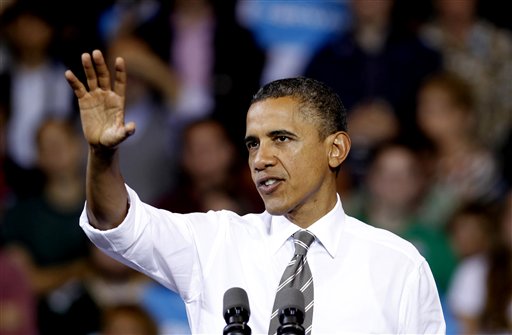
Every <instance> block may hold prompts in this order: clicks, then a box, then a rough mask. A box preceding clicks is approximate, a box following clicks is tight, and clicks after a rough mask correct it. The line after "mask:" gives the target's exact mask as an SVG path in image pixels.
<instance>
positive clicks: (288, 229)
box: [269, 194, 345, 258]
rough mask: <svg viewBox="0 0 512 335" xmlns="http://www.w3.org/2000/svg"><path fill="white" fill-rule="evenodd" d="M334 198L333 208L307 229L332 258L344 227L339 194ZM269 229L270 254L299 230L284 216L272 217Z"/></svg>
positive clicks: (343, 215)
mask: <svg viewBox="0 0 512 335" xmlns="http://www.w3.org/2000/svg"><path fill="white" fill-rule="evenodd" d="M336 198H337V200H336V205H334V208H333V209H331V211H329V212H328V213H327V214H325V215H324V216H323V217H321V218H320V219H319V220H318V221H316V222H315V223H313V224H312V225H311V226H310V227H309V228H308V230H309V231H311V232H312V233H313V234H314V235H315V236H316V242H318V243H319V244H320V245H321V246H323V247H324V248H325V250H326V251H327V252H328V253H329V255H330V256H331V257H332V258H334V257H335V256H336V252H337V250H338V246H339V243H340V240H341V238H340V237H341V234H342V232H343V229H344V226H345V225H344V222H345V212H344V210H343V206H342V204H341V199H340V196H339V194H336ZM270 229H271V234H270V244H269V246H270V248H271V250H272V252H273V253H276V252H277V251H278V250H279V249H280V248H281V247H282V246H283V245H284V244H285V242H286V241H287V240H288V238H290V237H291V235H292V234H293V233H295V232H296V231H297V230H299V229H300V228H299V227H298V226H297V225H295V224H294V223H292V222H291V221H289V220H288V219H287V218H286V217H285V216H284V215H279V216H272V224H271V227H270Z"/></svg>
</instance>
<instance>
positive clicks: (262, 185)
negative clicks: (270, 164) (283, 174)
mask: <svg viewBox="0 0 512 335" xmlns="http://www.w3.org/2000/svg"><path fill="white" fill-rule="evenodd" d="M281 183H282V180H281V179H277V178H263V179H261V180H260V181H258V190H259V191H260V192H261V193H262V194H271V193H272V192H274V191H275V190H276V189H277V188H278V187H279V185H280V184H281Z"/></svg>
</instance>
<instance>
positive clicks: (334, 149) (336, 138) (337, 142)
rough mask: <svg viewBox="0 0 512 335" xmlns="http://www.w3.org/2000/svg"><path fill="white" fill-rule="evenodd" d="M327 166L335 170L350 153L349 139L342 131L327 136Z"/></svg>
mask: <svg viewBox="0 0 512 335" xmlns="http://www.w3.org/2000/svg"><path fill="white" fill-rule="evenodd" d="M328 141H329V157H328V159H329V166H330V167H331V168H332V169H336V168H337V167H338V166H340V165H341V163H343V161H344V160H345V158H347V155H348V152H349V151H350V145H351V141H350V137H349V136H348V134H347V133H346V132H344V131H339V132H336V133H334V134H331V135H329V137H328Z"/></svg>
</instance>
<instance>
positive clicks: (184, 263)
mask: <svg viewBox="0 0 512 335" xmlns="http://www.w3.org/2000/svg"><path fill="white" fill-rule="evenodd" d="M126 188H127V190H128V196H129V203H130V206H129V209H128V213H127V215H126V218H125V219H124V221H123V222H122V223H121V224H120V225H119V226H117V227H116V228H113V229H110V230H98V229H96V228H94V227H93V226H91V225H90V223H89V220H88V218H87V214H86V211H85V209H84V210H83V211H82V214H81V217H80V226H81V227H82V229H83V230H84V232H85V233H86V234H87V236H88V237H89V239H90V240H91V241H92V242H93V243H94V244H95V245H96V246H97V247H98V248H99V249H101V250H102V251H103V252H105V253H106V254H107V255H109V256H110V257H112V258H114V259H116V260H118V261H120V262H121V263H123V264H126V265H128V266H130V267H132V268H134V269H135V270H137V271H140V272H142V273H144V274H146V275H147V276H149V277H151V278H153V279H155V280H157V281H158V282H160V283H161V284H163V285H164V286H166V287H168V288H169V289H171V290H173V291H175V292H178V293H179V294H180V295H181V296H182V298H183V299H185V300H187V299H190V298H191V297H193V296H195V295H197V294H198V293H199V291H200V288H201V286H202V285H201V283H202V280H203V277H204V268H205V267H207V264H208V262H209V259H210V258H211V257H213V255H214V253H213V252H211V250H212V249H213V246H214V244H215V241H217V240H218V239H219V238H220V234H222V233H223V228H222V227H223V225H219V222H220V221H221V219H220V218H219V215H217V214H215V213H214V212H209V213H191V214H177V213H171V212H169V211H166V210H162V209H157V208H154V207H152V206H150V205H148V204H145V203H144V202H142V201H141V200H140V199H139V197H138V196H137V194H136V193H135V191H133V190H132V189H130V188H129V187H128V186H126ZM192 221H193V223H194V224H193V225H191V224H190V223H191V222H192ZM198 244H199V245H200V246H199V247H198Z"/></svg>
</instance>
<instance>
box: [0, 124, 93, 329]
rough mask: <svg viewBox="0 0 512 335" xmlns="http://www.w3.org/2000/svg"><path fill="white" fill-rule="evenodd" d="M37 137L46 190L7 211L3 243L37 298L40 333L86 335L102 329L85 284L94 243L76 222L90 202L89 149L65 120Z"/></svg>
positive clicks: (44, 127)
mask: <svg viewBox="0 0 512 335" xmlns="http://www.w3.org/2000/svg"><path fill="white" fill-rule="evenodd" d="M36 138H37V152H38V158H37V164H38V167H39V168H40V169H41V171H42V173H43V175H44V177H45V179H44V180H45V184H44V188H43V192H42V193H41V194H40V195H38V196H33V197H30V198H27V199H23V200H20V201H19V202H16V203H15V204H14V205H13V206H12V207H10V208H9V209H8V211H7V212H6V215H5V221H4V223H3V224H2V226H1V227H0V228H1V234H2V239H3V240H4V242H5V247H6V250H7V252H8V253H9V255H10V257H13V259H15V260H16V262H18V264H20V265H21V266H22V269H23V271H24V272H25V273H26V274H27V276H28V278H29V279H30V285H31V289H32V291H33V292H34V293H35V294H36V295H37V299H38V328H39V331H40V335H46V334H51V335H54V334H63V333H66V334H76V335H81V334H83V335H85V334H87V333H88V332H89V331H91V330H95V329H96V326H97V324H96V321H97V319H95V315H97V314H96V313H97V306H96V304H95V303H94V302H93V301H92V299H91V297H90V296H89V295H88V293H87V291H86V290H85V288H84V286H83V285H82V281H81V280H82V278H83V275H84V274H85V272H86V271H87V257H88V245H89V240H88V239H87V237H86V236H85V235H84V234H83V231H82V230H81V229H80V227H79V226H78V224H77V223H78V219H79V217H80V213H81V211H82V209H83V203H84V200H85V199H84V198H85V190H84V186H85V182H84V173H85V172H84V156H85V153H84V149H85V146H84V143H83V140H82V138H81V137H80V136H79V132H78V131H77V129H76V128H75V127H74V126H73V125H72V124H71V123H69V122H66V121H62V120H53V119H49V120H46V121H45V122H44V123H43V124H42V125H41V127H40V128H39V130H38V133H37V136H36ZM84 313H88V314H89V317H88V318H87V319H84V318H83V314H84Z"/></svg>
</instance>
